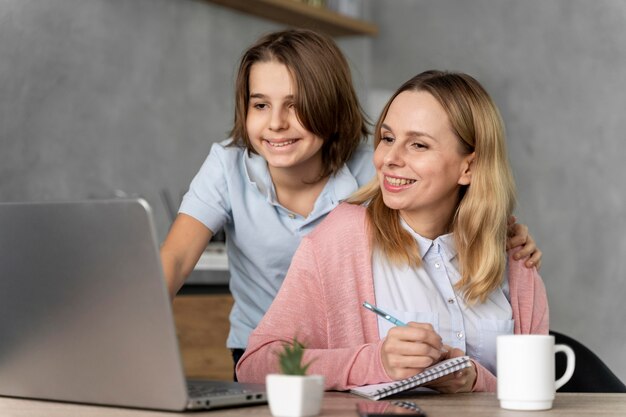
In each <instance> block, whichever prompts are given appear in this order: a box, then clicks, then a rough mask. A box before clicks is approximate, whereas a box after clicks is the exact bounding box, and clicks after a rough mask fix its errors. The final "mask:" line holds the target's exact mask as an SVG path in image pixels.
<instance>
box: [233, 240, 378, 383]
mask: <svg viewBox="0 0 626 417" xmlns="http://www.w3.org/2000/svg"><path fill="white" fill-rule="evenodd" d="M346 252H349V250H348V249H346ZM347 256H350V255H349V254H347ZM342 259H343V260H345V258H343V257H342ZM325 261H326V262H325V263H324V264H323V265H322V266H320V265H319V263H318V262H317V259H316V255H315V251H314V248H313V245H312V244H311V241H310V240H309V239H308V238H305V239H303V241H302V244H301V245H300V247H299V248H298V251H297V252H296V254H295V256H294V258H293V261H292V264H291V267H290V268H289V272H288V273H287V277H286V278H285V281H284V282H283V285H282V286H281V289H280V291H279V293H278V295H277V297H276V298H275V300H274V302H273V303H272V305H271V307H270V309H269V310H268V311H267V313H266V314H265V316H264V317H263V320H262V321H261V323H260V324H259V326H258V327H257V328H256V330H255V331H254V332H253V333H252V335H251V336H250V339H249V340H248V347H247V348H246V352H245V354H244V356H243V357H242V358H241V360H240V361H239V363H238V364H237V378H238V380H239V381H241V382H257V383H262V382H265V376H266V375H267V374H268V373H274V372H278V360H277V357H276V352H277V351H278V350H280V349H281V348H282V345H283V344H284V343H285V342H288V341H291V340H292V339H293V338H294V337H297V338H298V340H299V341H301V342H302V343H303V344H304V346H305V352H304V360H303V362H304V363H308V362H311V365H310V367H309V369H308V373H309V374H321V375H324V376H325V380H326V383H325V386H326V389H334V390H346V389H349V388H351V387H354V386H361V385H367V384H374V383H379V382H388V381H390V378H389V377H388V376H387V375H386V374H385V371H384V368H383V365H382V362H381V355H380V350H381V345H382V341H380V340H377V338H376V339H372V340H367V339H366V336H365V331H364V328H365V324H364V323H363V321H362V316H361V314H360V312H361V311H360V310H362V307H360V302H359V300H358V297H359V294H358V293H357V292H355V291H354V290H353V288H352V287H351V286H350V284H348V283H347V282H346V281H349V280H350V278H349V276H351V275H353V273H351V272H352V271H351V270H350V268H348V269H345V268H343V269H342V268H339V267H334V266H333V265H328V263H329V262H330V263H333V261H329V260H328V259H325ZM346 264H349V262H346ZM331 270H334V271H335V272H334V273H328V271H331ZM322 271H324V272H322ZM324 277H326V278H327V279H324ZM361 278H362V279H367V278H366V277H361ZM372 320H375V318H372Z"/></svg>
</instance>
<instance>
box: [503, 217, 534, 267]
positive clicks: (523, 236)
mask: <svg viewBox="0 0 626 417" xmlns="http://www.w3.org/2000/svg"><path fill="white" fill-rule="evenodd" d="M516 221H517V219H516V218H515V216H511V217H509V220H508V230H507V235H508V238H507V240H506V248H507V249H512V248H516V247H518V246H521V249H520V250H519V252H517V253H516V254H515V256H514V257H515V259H523V258H526V257H528V259H526V262H524V265H526V267H527V268H532V267H533V266H536V267H537V270H539V268H540V267H541V258H542V256H543V253H542V252H541V250H540V249H539V248H538V247H537V244H536V243H535V240H534V239H533V237H532V236H531V235H530V234H529V233H528V226H526V225H523V224H518V223H516Z"/></svg>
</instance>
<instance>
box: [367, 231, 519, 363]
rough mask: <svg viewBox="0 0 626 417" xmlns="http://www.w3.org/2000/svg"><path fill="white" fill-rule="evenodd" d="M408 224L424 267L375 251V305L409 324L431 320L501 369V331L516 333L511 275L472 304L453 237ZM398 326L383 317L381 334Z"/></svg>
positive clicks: (452, 342) (446, 339)
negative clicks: (461, 286)
mask: <svg viewBox="0 0 626 417" xmlns="http://www.w3.org/2000/svg"><path fill="white" fill-rule="evenodd" d="M402 225H403V227H404V228H405V229H406V230H407V231H408V232H409V233H411V235H412V236H413V237H415V239H416V241H417V243H418V247H419V251H420V256H421V257H422V266H421V267H419V268H411V267H408V266H398V265H394V264H392V263H391V262H389V261H388V260H387V259H386V258H385V257H384V256H383V255H382V253H381V252H380V251H377V250H375V251H374V256H373V265H372V270H373V275H374V291H375V296H376V305H377V306H378V307H380V308H381V309H382V310H384V311H385V312H387V313H389V314H391V315H393V316H395V317H396V318H398V319H400V320H402V321H403V322H405V323H407V322H409V321H414V322H418V323H430V324H431V325H432V326H433V328H434V329H435V331H436V332H437V333H438V334H439V335H440V336H441V338H442V339H443V343H444V344H447V345H449V346H452V347H455V348H459V349H461V350H463V351H464V352H466V354H467V355H469V356H470V357H472V358H473V359H474V360H476V361H478V362H479V363H481V364H482V365H483V366H484V367H486V368H487V369H489V371H491V372H492V373H493V374H494V375H495V374H496V336H497V335H499V334H512V333H513V320H512V317H513V311H512V309H511V304H510V302H509V294H508V292H509V288H508V279H507V277H506V276H505V277H504V279H503V283H502V285H501V286H500V287H499V288H498V289H496V290H495V291H493V292H492V293H491V294H490V295H489V297H488V298H487V300H486V301H485V302H484V303H479V304H473V305H472V304H467V303H466V302H465V300H464V299H463V296H462V294H461V293H459V292H458V291H457V290H456V289H455V288H454V285H455V284H456V283H457V282H458V281H459V280H460V279H461V275H460V273H459V267H458V259H457V252H456V248H455V245H454V236H453V235H452V234H447V235H443V236H439V237H438V238H436V239H435V240H430V239H426V238H424V237H422V236H420V235H419V234H417V233H415V232H414V231H413V230H412V229H411V228H410V227H409V226H408V225H407V224H406V223H405V222H404V221H402ZM391 327H393V325H392V324H391V323H389V322H387V321H386V320H384V319H383V318H379V319H378V329H379V334H380V337H381V339H382V338H384V337H385V336H386V335H387V332H388V331H389V329H390V328H391Z"/></svg>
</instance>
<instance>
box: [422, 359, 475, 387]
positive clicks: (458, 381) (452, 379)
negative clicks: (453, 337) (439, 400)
mask: <svg viewBox="0 0 626 417" xmlns="http://www.w3.org/2000/svg"><path fill="white" fill-rule="evenodd" d="M463 355H465V352H463V351H462V350H461V349H450V352H449V353H448V355H447V357H446V358H443V359H449V358H456V357H458V356H463ZM475 383H476V366H475V365H474V362H472V366H470V367H468V368H464V369H461V370H460V371H456V372H454V373H451V374H449V375H446V376H444V377H441V378H439V379H437V380H436V381H433V382H431V383H429V384H427V385H426V386H427V387H428V388H432V389H434V390H437V391H439V392H441V393H444V394H454V393H457V392H471V391H472V387H473V386H474V384H475Z"/></svg>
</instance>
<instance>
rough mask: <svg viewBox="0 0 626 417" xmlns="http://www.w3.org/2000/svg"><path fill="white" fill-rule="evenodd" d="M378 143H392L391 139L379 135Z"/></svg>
mask: <svg viewBox="0 0 626 417" xmlns="http://www.w3.org/2000/svg"><path fill="white" fill-rule="evenodd" d="M380 141H381V142H386V143H392V142H393V137H391V136H388V135H387V136H386V135H381V137H380Z"/></svg>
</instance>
